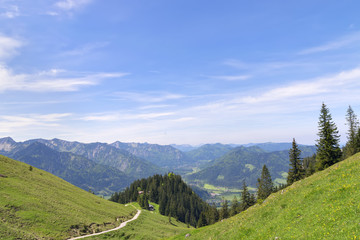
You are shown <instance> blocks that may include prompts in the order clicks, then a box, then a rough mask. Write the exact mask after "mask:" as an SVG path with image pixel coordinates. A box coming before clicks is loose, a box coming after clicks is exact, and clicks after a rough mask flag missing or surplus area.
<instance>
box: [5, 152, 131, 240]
mask: <svg viewBox="0 0 360 240" xmlns="http://www.w3.org/2000/svg"><path fill="white" fill-rule="evenodd" d="M0 174H2V175H5V176H7V177H0V196H1V197H0V239H16V238H21V239H40V238H42V239H65V238H68V237H70V236H74V235H79V234H81V231H84V233H85V230H86V228H89V225H90V224H91V223H95V224H93V225H92V228H91V230H94V231H97V230H98V231H99V230H103V229H109V228H113V227H114V226H115V225H116V226H117V225H119V221H116V219H117V218H119V220H125V219H128V218H131V217H132V215H134V214H135V212H136V211H135V209H134V208H132V207H125V206H123V205H120V204H116V203H113V202H110V201H107V200H105V199H102V198H100V197H98V196H95V195H93V194H90V193H88V192H86V191H84V190H81V189H79V188H77V187H75V186H73V185H71V184H70V183H68V182H66V181H64V180H62V179H60V178H58V177H56V176H54V175H52V174H50V173H47V172H45V171H42V170H39V169H37V168H35V167H33V168H32V171H30V168H29V165H28V164H25V163H21V162H18V161H15V160H12V159H9V158H6V157H4V156H1V155H0ZM104 223H109V224H104ZM97 224H98V225H97ZM89 229H90V228H89Z"/></svg>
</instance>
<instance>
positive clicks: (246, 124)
mask: <svg viewBox="0 0 360 240" xmlns="http://www.w3.org/2000/svg"><path fill="white" fill-rule="evenodd" d="M359 9H360V2H359V1H357V0H346V1H328V0H327V1H325V0H324V1H321V0H320V1H317V0H311V1H308V0H304V1H285V0H284V1H265V0H264V1H240V0H222V1H220V0H212V1H204V0H196V1H194V0H191V1H190V0H181V1H180V0H174V1H168V0H167V1H166V0H152V1H149V0H131V1H130V0H106V1H100V0H77V1H76V0H33V1H25V0H0V112H1V114H0V136H11V137H13V138H14V139H15V140H17V141H23V140H27V139H32V138H46V139H51V138H61V139H65V140H74V141H82V142H96V141H100V142H109V143H110V142H114V141H117V140H119V141H123V142H149V143H158V144H171V143H177V144H185V143H187V144H201V143H215V142H221V143H237V144H244V143H250V142H268V141H272V142H290V141H292V138H296V140H297V142H299V143H303V144H314V143H315V140H316V139H317V131H318V130H317V122H318V117H319V112H320V108H321V104H322V102H325V104H326V105H327V106H328V107H329V108H330V112H331V114H332V117H333V120H334V121H335V123H336V124H337V126H338V128H339V130H340V134H341V135H342V137H341V140H342V142H345V141H346V129H347V127H346V125H345V114H346V110H347V107H348V106H349V105H351V106H352V108H353V109H354V111H355V113H357V114H360V94H359V93H360V14H359Z"/></svg>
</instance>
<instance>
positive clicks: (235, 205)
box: [230, 196, 240, 216]
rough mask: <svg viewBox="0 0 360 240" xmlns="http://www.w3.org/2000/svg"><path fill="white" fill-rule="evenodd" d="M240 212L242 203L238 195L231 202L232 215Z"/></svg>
mask: <svg viewBox="0 0 360 240" xmlns="http://www.w3.org/2000/svg"><path fill="white" fill-rule="evenodd" d="M239 212H240V204H239V201H238V199H237V197H236V196H234V199H233V200H232V202H231V209H230V216H234V215H236V214H238V213H239Z"/></svg>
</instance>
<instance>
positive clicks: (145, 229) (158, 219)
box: [87, 203, 193, 240]
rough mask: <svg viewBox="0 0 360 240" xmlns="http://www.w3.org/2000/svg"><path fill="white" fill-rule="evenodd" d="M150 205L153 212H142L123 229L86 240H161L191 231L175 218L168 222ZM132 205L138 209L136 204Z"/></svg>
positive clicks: (156, 206) (155, 205)
mask: <svg viewBox="0 0 360 240" xmlns="http://www.w3.org/2000/svg"><path fill="white" fill-rule="evenodd" d="M151 204H152V205H153V206H154V207H155V211H147V210H142V211H141V214H140V216H139V217H138V219H136V220H134V221H132V222H130V223H128V224H127V225H126V226H125V227H124V228H122V229H120V230H117V231H113V232H109V233H106V234H102V235H98V236H94V237H91V238H87V239H93V240H95V239H96V240H99V239H163V238H168V237H171V236H174V235H177V234H181V233H183V234H186V233H188V232H189V231H190V230H191V229H193V228H192V227H191V228H188V227H187V225H186V224H184V223H182V222H178V221H176V219H175V218H171V220H170V221H169V217H166V216H163V215H160V213H159V210H158V209H159V206H158V205H157V204H154V203H151ZM132 205H133V206H135V207H136V208H137V209H140V207H139V205H138V204H137V203H132Z"/></svg>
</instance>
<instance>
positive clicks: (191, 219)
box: [110, 173, 219, 227]
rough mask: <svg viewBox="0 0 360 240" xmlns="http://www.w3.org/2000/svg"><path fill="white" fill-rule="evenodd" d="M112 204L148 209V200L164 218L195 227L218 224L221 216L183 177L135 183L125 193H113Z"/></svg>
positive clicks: (168, 177) (162, 176)
mask: <svg viewBox="0 0 360 240" xmlns="http://www.w3.org/2000/svg"><path fill="white" fill-rule="evenodd" d="M110 200H111V201H114V202H118V203H122V204H125V203H129V202H135V201H137V202H139V204H140V206H142V207H143V208H144V209H148V207H149V201H150V202H154V203H156V204H159V212H160V214H162V215H165V216H170V217H174V218H176V219H177V220H178V221H181V222H184V223H186V224H189V225H191V226H194V227H196V226H197V225H198V222H199V219H200V224H201V226H204V225H209V224H213V223H215V222H216V221H217V220H218V219H219V213H218V211H217V210H216V208H215V207H213V206H210V205H209V204H208V203H206V202H205V201H204V200H202V199H201V198H200V197H199V196H198V195H197V194H196V193H195V192H194V191H193V190H192V189H191V188H190V187H189V186H188V185H187V184H186V183H185V182H184V181H183V180H182V179H181V176H180V175H176V174H173V173H169V174H167V175H158V174H157V175H154V176H152V177H148V178H143V179H140V180H136V181H134V182H133V183H132V184H131V185H130V187H128V188H126V189H125V191H123V192H116V193H114V194H113V195H112V196H111V198H110Z"/></svg>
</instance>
